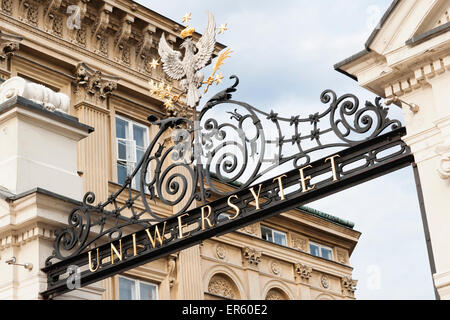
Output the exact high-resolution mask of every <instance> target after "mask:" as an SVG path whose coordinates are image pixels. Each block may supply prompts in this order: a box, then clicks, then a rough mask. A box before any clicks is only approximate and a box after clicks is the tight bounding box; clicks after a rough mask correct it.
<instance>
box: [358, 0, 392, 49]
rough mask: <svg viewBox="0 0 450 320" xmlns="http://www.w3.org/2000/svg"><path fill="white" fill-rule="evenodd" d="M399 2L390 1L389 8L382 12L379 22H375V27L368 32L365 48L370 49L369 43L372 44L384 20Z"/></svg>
mask: <svg viewBox="0 0 450 320" xmlns="http://www.w3.org/2000/svg"><path fill="white" fill-rule="evenodd" d="M399 3H400V0H394V1H392V3H391V5H390V6H389V8H388V9H387V10H386V12H385V13H384V15H383V17H381V20H380V22H379V23H378V24H377V26H376V27H375V29H374V30H373V31H372V33H371V34H370V36H369V38H368V39H367V41H366V43H365V48H366V50H370V48H369V47H370V45H371V44H372V42H373V40H374V39H375V37H376V36H377V35H378V32H379V31H380V30H381V28H382V27H383V25H384V24H385V22H386V20H387V19H388V18H389V16H390V15H391V13H392V12H393V11H394V10H395V8H396V7H397V5H398V4H399Z"/></svg>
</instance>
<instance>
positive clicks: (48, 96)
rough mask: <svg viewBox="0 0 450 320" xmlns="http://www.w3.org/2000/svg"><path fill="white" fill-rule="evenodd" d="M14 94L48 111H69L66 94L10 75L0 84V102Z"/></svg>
mask: <svg viewBox="0 0 450 320" xmlns="http://www.w3.org/2000/svg"><path fill="white" fill-rule="evenodd" d="M16 96H21V97H24V98H25V99H28V100H31V101H33V102H34V103H37V104H40V105H42V106H43V107H44V108H45V109H47V110H49V111H60V112H64V113H68V112H69V108H70V98H69V97H68V96H67V95H65V94H63V93H60V92H54V91H53V90H51V89H49V88H47V87H45V86H43V85H41V84H37V83H33V82H29V81H27V80H25V79H23V78H20V77H12V78H10V79H8V80H6V81H5V82H3V83H2V84H1V85H0V104H1V103H3V102H5V101H7V100H9V99H12V98H14V97H16Z"/></svg>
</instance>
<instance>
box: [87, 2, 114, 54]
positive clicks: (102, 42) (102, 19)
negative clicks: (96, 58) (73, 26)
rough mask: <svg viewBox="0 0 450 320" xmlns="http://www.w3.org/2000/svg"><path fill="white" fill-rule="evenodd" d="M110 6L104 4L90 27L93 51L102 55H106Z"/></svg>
mask: <svg viewBox="0 0 450 320" xmlns="http://www.w3.org/2000/svg"><path fill="white" fill-rule="evenodd" d="M112 9H113V8H112V6H111V5H109V4H106V3H105V4H104V5H103V6H102V8H101V9H100V13H99V15H98V17H97V20H96V21H95V25H94V27H93V28H92V42H93V43H94V52H96V53H100V54H102V55H105V56H107V55H108V33H107V29H108V25H109V15H110V14H111V12H112Z"/></svg>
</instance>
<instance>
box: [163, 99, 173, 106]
mask: <svg viewBox="0 0 450 320" xmlns="http://www.w3.org/2000/svg"><path fill="white" fill-rule="evenodd" d="M164 106H165V107H166V108H171V107H173V104H172V99H166V101H164Z"/></svg>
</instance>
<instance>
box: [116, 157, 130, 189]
mask: <svg viewBox="0 0 450 320" xmlns="http://www.w3.org/2000/svg"><path fill="white" fill-rule="evenodd" d="M127 176H128V173H127V166H126V165H124V164H122V163H120V162H118V163H117V183H118V184H124V183H125V179H126V178H127Z"/></svg>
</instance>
